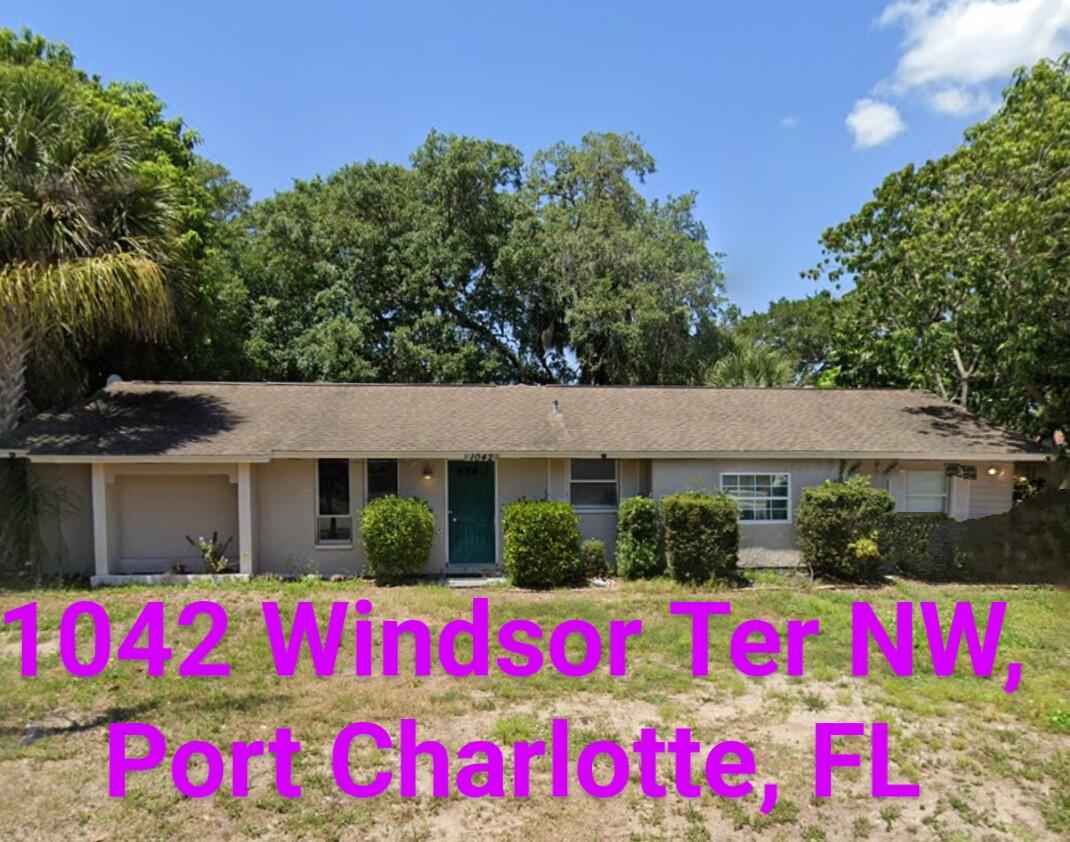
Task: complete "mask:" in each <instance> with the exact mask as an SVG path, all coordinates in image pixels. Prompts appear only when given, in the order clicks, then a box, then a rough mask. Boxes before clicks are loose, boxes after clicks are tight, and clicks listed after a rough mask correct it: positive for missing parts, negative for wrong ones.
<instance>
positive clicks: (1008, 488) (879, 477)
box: [850, 461, 1014, 520]
mask: <svg viewBox="0 0 1070 842" xmlns="http://www.w3.org/2000/svg"><path fill="white" fill-rule="evenodd" d="M962 464H964V465H970V466H972V467H974V468H975V469H976V470H977V479H973V480H965V479H959V478H957V477H953V478H952V479H951V481H950V484H949V487H948V493H949V499H948V510H949V511H948V513H949V514H950V515H951V516H952V517H955V518H956V519H958V520H964V519H973V518H979V517H987V516H988V515H995V514H1000V513H1002V512H1005V511H1007V510H1008V509H1010V507H1011V506H1012V505H1013V503H1014V463H1013V462H991V461H990V462H963V463H962ZM856 466H857V467H856ZM850 467H852V468H855V473H859V474H865V475H867V476H869V477H870V482H871V483H872V484H873V485H874V486H876V487H878V488H886V489H888V491H890V492H891V493H892V495H893V496H894V497H895V498H896V506H897V507H902V506H903V505H904V504H905V499H904V488H905V485H906V480H905V476H906V472H907V471H942V470H943V469H944V463H943V462H931V461H895V462H889V461H885V462H859V463H851V465H850ZM990 468H993V469H995V470H996V472H997V473H996V474H994V475H993V474H989V473H988V471H989V469H990Z"/></svg>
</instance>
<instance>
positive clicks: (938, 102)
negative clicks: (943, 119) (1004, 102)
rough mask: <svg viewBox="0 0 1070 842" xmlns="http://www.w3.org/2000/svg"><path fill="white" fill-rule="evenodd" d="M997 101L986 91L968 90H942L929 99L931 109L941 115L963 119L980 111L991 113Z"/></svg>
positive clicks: (952, 88) (956, 88) (953, 88)
mask: <svg viewBox="0 0 1070 842" xmlns="http://www.w3.org/2000/svg"><path fill="white" fill-rule="evenodd" d="M995 106H996V101H995V100H994V99H993V98H992V97H991V96H990V95H989V94H988V93H987V92H986V91H970V90H967V89H966V88H958V87H950V88H942V89H941V90H938V91H936V92H935V93H933V94H932V95H931V96H930V97H929V107H930V108H932V110H933V111H938V112H940V113H941V114H951V115H953V116H955V117H963V116H965V115H967V114H976V113H978V112H980V111H991V110H992V109H993V108H995Z"/></svg>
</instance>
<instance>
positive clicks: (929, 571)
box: [886, 512, 962, 581]
mask: <svg viewBox="0 0 1070 842" xmlns="http://www.w3.org/2000/svg"><path fill="white" fill-rule="evenodd" d="M950 523H952V520H951V518H949V517H948V516H947V515H945V514H944V513H943V512H932V513H917V514H913V513H911V514H906V513H902V514H897V515H895V517H893V518H892V519H891V520H890V522H889V524H888V526H887V528H886V535H887V536H888V540H887V544H888V559H887V561H888V564H889V565H890V566H891V567H893V568H894V569H895V570H896V571H897V572H899V573H902V574H903V575H904V576H909V577H911V578H912V579H926V580H931V581H954V580H956V579H961V578H962V575H961V571H956V565H955V561H954V556H955V551H954V546H953V545H952V544H951V542H949V541H947V540H945V536H946V532H947V529H946V527H947V525H948V524H950Z"/></svg>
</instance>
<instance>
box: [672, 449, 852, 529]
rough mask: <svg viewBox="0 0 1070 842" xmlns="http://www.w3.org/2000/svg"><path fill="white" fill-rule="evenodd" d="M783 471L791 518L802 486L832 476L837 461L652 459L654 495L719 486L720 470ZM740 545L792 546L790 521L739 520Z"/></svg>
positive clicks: (834, 475)
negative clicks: (789, 483) (786, 478)
mask: <svg viewBox="0 0 1070 842" xmlns="http://www.w3.org/2000/svg"><path fill="white" fill-rule="evenodd" d="M763 471H769V472H771V473H773V472H777V473H779V472H786V473H788V474H790V475H791V480H790V482H791V487H790V494H789V500H790V511H789V517H790V518H791V519H792V520H794V517H795V510H796V509H797V508H798V506H799V500H800V499H801V498H802V492H803V489H804V488H807V487H809V486H811V485H820V484H821V483H823V482H824V481H825V480H826V479H831V478H835V477H836V476H837V471H838V463H837V462H836V460H834V459H797V460H783V459H765V460H762V459H750V460H748V459H733V460H727V459H725V460H716V459H655V460H654V463H653V465H652V468H651V473H652V477H651V485H652V487H653V495H654V496H655V497H663V496H665V495H666V494H672V493H673V492H676V491H709V492H711V493H717V492H718V491H720V490H721V474H722V473H735V472H744V473H748V472H749V473H753V472H763ZM739 532H740V534H739V542H740V547H741V548H749V547H757V548H763V549H769V550H789V549H794V548H795V526H794V524H793V523H754V524H748V523H744V524H740V530H739Z"/></svg>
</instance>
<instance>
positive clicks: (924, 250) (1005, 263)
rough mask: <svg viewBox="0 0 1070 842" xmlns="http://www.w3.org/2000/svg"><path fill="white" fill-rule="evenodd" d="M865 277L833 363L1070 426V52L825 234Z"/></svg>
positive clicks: (840, 262) (847, 378) (996, 413)
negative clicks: (948, 150) (958, 140)
mask: <svg viewBox="0 0 1070 842" xmlns="http://www.w3.org/2000/svg"><path fill="white" fill-rule="evenodd" d="M822 245H823V247H824V250H825V255H826V257H825V260H824V261H823V263H822V264H821V265H820V266H819V267H817V268H816V269H815V270H814V271H813V273H812V274H813V275H815V276H817V275H821V274H827V276H828V277H829V279H830V280H832V281H833V282H835V283H837V284H838V283H839V282H840V281H841V280H844V279H847V280H850V281H851V282H852V284H853V287H854V288H853V290H852V291H851V292H849V293H848V294H847V295H846V296H844V298H843V300H842V306H841V307H840V308H839V312H838V313H837V318H836V327H835V332H834V334H835V335H834V338H833V345H834V351H833V352H832V353H831V354H830V359H829V365H830V368H832V369H835V371H836V376H835V382H836V383H837V384H838V385H841V386H871V385H872V386H894V385H902V386H912V387H919V388H926V389H931V390H933V391H936V392H938V393H940V394H944V395H946V396H947V397H948V398H950V399H952V400H954V401H956V402H957V403H959V404H961V405H963V406H966V407H968V408H970V409H972V410H974V411H977V412H980V413H981V414H982V415H983V416H984V417H986V418H988V419H989V420H991V421H994V422H996V423H999V424H1003V425H1006V426H1009V427H1011V428H1013V429H1017V430H1019V431H1021V432H1023V433H1027V434H1035V435H1041V436H1046V435H1051V434H1052V433H1053V431H1055V430H1058V429H1064V430H1065V429H1067V428H1068V427H1070V356H1068V355H1067V354H1066V353H1065V349H1066V348H1067V347H1070V297H1068V296H1067V295H1066V294H1065V288H1066V278H1067V277H1068V275H1070V56H1064V57H1063V58H1061V59H1060V60H1058V61H1041V62H1039V63H1037V64H1036V65H1034V66H1033V68H1032V69H1029V70H1021V71H1019V72H1017V73H1016V74H1015V75H1014V78H1013V80H1012V81H1011V84H1010V85H1009V86H1008V87H1007V88H1006V90H1005V91H1004V94H1003V105H1002V107H1001V108H1000V110H999V111H998V112H996V113H995V114H994V115H993V116H991V117H990V118H989V119H987V120H986V121H984V122H983V123H980V124H978V125H976V126H973V127H972V128H970V129H969V130H968V131H967V132H966V137H965V143H964V144H963V145H962V146H961V147H960V148H959V149H957V150H956V151H955V152H953V153H952V154H950V155H947V156H945V157H943V158H940V159H938V160H935V161H930V162H928V163H926V164H924V165H923V166H921V167H915V166H913V165H910V166H908V167H906V168H904V169H902V170H900V171H899V172H896V173H893V174H892V175H890V176H888V177H887V178H886V179H885V180H884V182H883V183H882V184H881V185H880V186H879V187H878V188H877V190H876V192H875V194H874V198H873V199H872V200H871V201H870V202H868V203H867V204H866V205H865V206H863V207H862V209H861V210H859V211H858V213H856V214H855V215H854V216H852V217H851V218H850V219H848V220H847V221H846V222H844V223H842V224H840V225H838V226H836V227H834V228H830V229H829V230H827V231H826V232H825V233H824V234H823V235H822Z"/></svg>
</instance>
